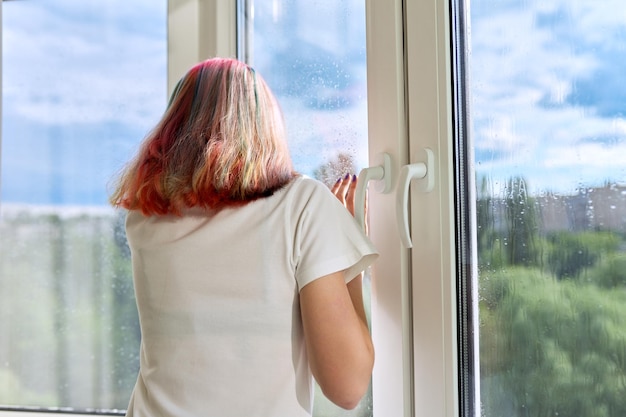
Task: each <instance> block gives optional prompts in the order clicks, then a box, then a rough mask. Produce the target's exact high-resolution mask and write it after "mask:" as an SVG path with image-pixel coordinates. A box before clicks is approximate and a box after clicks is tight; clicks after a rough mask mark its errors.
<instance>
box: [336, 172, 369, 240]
mask: <svg viewBox="0 0 626 417" xmlns="http://www.w3.org/2000/svg"><path fill="white" fill-rule="evenodd" d="M356 186H357V176H356V175H350V174H346V175H344V176H343V177H342V178H339V179H338V180H337V182H336V183H335V185H333V188H331V190H330V191H332V193H333V194H334V195H335V197H337V199H339V201H340V202H341V204H343V205H344V206H345V207H346V208H347V209H348V211H349V212H350V214H352V216H354V195H355V192H356ZM363 213H364V216H363V217H364V219H365V234H368V221H367V194H365V207H364V212H363Z"/></svg>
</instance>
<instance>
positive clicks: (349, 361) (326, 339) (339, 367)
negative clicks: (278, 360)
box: [300, 272, 374, 409]
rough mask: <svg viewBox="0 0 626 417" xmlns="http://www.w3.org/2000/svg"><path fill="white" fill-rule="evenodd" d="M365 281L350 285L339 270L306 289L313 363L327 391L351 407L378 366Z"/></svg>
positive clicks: (304, 309)
mask: <svg viewBox="0 0 626 417" xmlns="http://www.w3.org/2000/svg"><path fill="white" fill-rule="evenodd" d="M361 282H362V278H361V276H358V277H356V278H354V279H353V280H352V281H350V283H348V284H347V285H346V284H345V282H344V277H343V272H337V273H334V274H331V275H327V276H325V277H322V278H319V279H317V280H315V281H313V282H311V283H310V284H307V285H305V286H304V287H303V288H302V289H301V290H300V310H301V314H302V322H303V327H304V336H305V341H306V348H307V354H308V357H309V366H310V367H311V371H312V373H313V376H314V377H315V380H316V381H317V383H318V384H319V386H320V388H321V389H322V392H323V393H324V395H326V397H327V398H328V399H329V400H331V401H332V402H334V403H335V404H337V405H338V406H340V407H343V408H346V409H352V408H354V407H356V406H357V404H358V403H359V401H360V400H361V398H362V397H363V395H364V394H365V392H366V391H367V388H368V386H369V382H370V379H371V376H372V368H373V366H374V347H373V345H372V339H371V337H370V333H369V329H368V327H367V320H366V317H365V310H364V308H363V298H362V287H361Z"/></svg>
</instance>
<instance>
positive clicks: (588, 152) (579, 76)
mask: <svg viewBox="0 0 626 417" xmlns="http://www.w3.org/2000/svg"><path fill="white" fill-rule="evenodd" d="M470 10H471V11H470V14H471V37H470V39H471V58H470V62H469V64H470V68H471V76H470V80H471V89H470V90H471V100H470V113H471V120H472V124H473V130H472V141H473V144H474V152H475V155H474V156H475V168H476V172H475V174H476V188H477V190H476V215H477V248H478V270H479V299H480V300H479V321H480V343H479V345H480V393H481V395H480V398H481V415H482V416H485V417H501V416H557V415H560V416H574V415H579V416H587V417H605V416H606V417H608V416H621V415H626V400H625V399H626V326H624V323H626V111H625V107H624V103H625V102H626V83H625V82H624V77H623V74H624V62H626V19H625V17H626V15H625V14H624V12H623V10H624V7H623V4H622V3H621V2H620V1H619V0H607V1H601V2H592V1H583V2H571V1H567V0H555V1H550V2H545V1H541V0H514V1H505V2H493V1H487V0H476V1H472V2H471V5H470Z"/></svg>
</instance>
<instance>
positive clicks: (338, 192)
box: [331, 174, 357, 216]
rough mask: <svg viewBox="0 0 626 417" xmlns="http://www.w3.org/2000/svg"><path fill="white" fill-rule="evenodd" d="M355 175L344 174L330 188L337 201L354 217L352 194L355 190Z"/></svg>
mask: <svg viewBox="0 0 626 417" xmlns="http://www.w3.org/2000/svg"><path fill="white" fill-rule="evenodd" d="M356 182H357V178H356V175H350V174H346V175H344V176H343V177H342V178H339V179H338V180H337V182H336V183H335V185H333V187H332V188H331V191H332V193H333V194H334V195H335V197H337V198H338V199H339V201H340V202H341V204H343V205H344V206H345V207H346V208H347V209H348V211H349V212H350V214H352V215H353V216H354V194H355V190H356Z"/></svg>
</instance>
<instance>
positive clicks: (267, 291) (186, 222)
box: [127, 178, 375, 417]
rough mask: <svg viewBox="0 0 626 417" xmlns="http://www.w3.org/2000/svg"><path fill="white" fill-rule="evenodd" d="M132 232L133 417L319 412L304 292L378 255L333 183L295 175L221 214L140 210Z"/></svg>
mask: <svg viewBox="0 0 626 417" xmlns="http://www.w3.org/2000/svg"><path fill="white" fill-rule="evenodd" d="M127 234H128V239H129V243H130V246H131V250H132V254H133V273H134V280H135V291H136V296H137V305H138V309H139V315H140V323H141V327H142V349H141V370H140V375H139V378H138V383H137V386H136V388H135V392H134V394H133V399H132V400H131V403H130V405H129V411H128V415H129V416H132V415H134V416H137V417H139V416H142V417H143V416H155V415H162V416H177V417H183V416H198V415H207V416H211V415H219V416H222V417H227V416H244V415H254V416H276V417H280V416H299V415H302V416H307V415H309V411H310V409H311V402H312V377H311V373H310V371H309V365H308V360H307V356H306V349H305V344H304V336H303V333H302V332H303V330H302V322H301V319H300V308H299V301H298V291H299V288H302V287H303V286H304V285H306V284H308V283H309V282H311V281H312V280H315V279H317V278H319V277H322V276H324V275H327V274H329V273H333V272H336V271H341V270H344V269H347V268H348V269H349V271H347V273H346V276H347V277H350V278H352V277H353V276H355V275H356V274H357V273H358V271H360V270H362V269H363V265H365V264H369V263H371V261H372V258H373V257H374V256H375V255H374V252H375V251H374V249H373V248H372V247H371V245H370V244H369V242H368V241H367V240H366V239H364V238H363V236H362V234H361V232H360V231H359V230H358V227H357V226H356V223H355V222H354V220H353V219H352V218H351V217H350V215H349V213H348V211H347V210H345V208H344V207H343V206H342V205H341V204H340V203H339V202H338V201H337V199H336V198H335V197H334V196H333V195H332V194H331V193H330V191H329V190H327V189H326V188H325V187H324V186H323V185H322V184H320V183H318V182H316V181H313V180H310V179H307V178H296V179H295V180H293V181H292V182H291V183H290V184H288V185H287V186H286V187H285V188H283V189H281V190H279V191H277V192H276V193H274V195H272V196H270V197H266V198H262V199H258V200H255V201H253V202H251V203H249V204H247V205H245V206H242V207H238V208H227V209H223V210H221V211H219V212H217V213H215V214H209V215H207V214H206V212H205V211H203V210H201V209H190V210H188V211H187V212H185V213H184V215H183V216H182V217H179V216H151V217H145V216H143V215H142V214H141V213H139V212H137V211H131V212H130V213H129V215H128V220H127ZM294 277H295V279H294Z"/></svg>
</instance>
